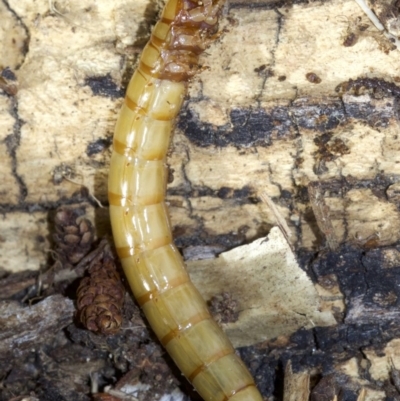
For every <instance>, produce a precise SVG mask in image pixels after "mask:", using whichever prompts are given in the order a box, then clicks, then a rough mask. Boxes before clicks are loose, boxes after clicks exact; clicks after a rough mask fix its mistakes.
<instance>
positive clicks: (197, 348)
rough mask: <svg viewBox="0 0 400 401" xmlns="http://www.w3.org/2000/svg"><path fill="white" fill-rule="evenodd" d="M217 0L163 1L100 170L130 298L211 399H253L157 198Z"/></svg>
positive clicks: (239, 364) (211, 28)
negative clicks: (106, 166)
mask: <svg viewBox="0 0 400 401" xmlns="http://www.w3.org/2000/svg"><path fill="white" fill-rule="evenodd" d="M223 1H224V0H219V1H218V0H202V1H200V0H169V1H168V2H167V4H166V6H165V8H164V11H163V13H162V16H161V20H160V21H159V22H158V23H157V24H156V26H155V27H154V30H153V32H152V35H151V39H150V41H149V43H148V44H147V45H146V47H145V48H144V50H143V53H142V56H141V58H140V62H139V67H138V69H137V70H136V72H135V73H134V75H133V77H132V79H131V81H130V83H129V86H128V89H127V93H126V97H125V102H124V104H123V106H122V110H121V113H120V116H119V119H118V122H117V125H116V129H115V134H114V143H113V153H112V157H111V166H110V176H109V202H110V215H111V223H112V228H113V234H114V241H115V245H116V248H117V252H118V255H119V257H120V259H121V263H122V266H123V268H124V271H125V275H126V277H127V279H128V282H129V284H130V286H131V289H132V292H133V294H134V295H135V297H136V299H137V301H138V303H139V304H140V306H141V307H142V308H143V311H144V313H145V315H146V317H147V319H148V321H149V323H150V325H151V327H152V328H153V330H154V331H155V333H156V334H157V336H158V338H159V339H160V341H161V343H162V344H163V346H164V347H165V348H166V349H167V351H168V352H169V354H170V355H171V357H172V358H173V360H174V361H175V363H176V364H177V365H178V367H179V368H180V369H181V371H182V372H183V373H184V375H185V376H186V377H187V378H188V379H189V381H191V382H192V384H193V386H194V387H195V388H196V390H197V391H198V393H199V394H200V395H201V396H202V397H203V398H204V399H205V400H210V401H226V400H232V401H261V400H262V397H261V395H260V393H259V392H258V390H257V388H256V387H255V384H254V381H253V378H252V377H251V375H250V373H249V372H248V370H247V369H246V367H245V366H244V364H243V362H242V361H241V359H240V358H239V357H238V356H237V355H236V354H235V350H234V348H233V347H232V345H231V343H230V341H229V340H228V338H227V337H226V336H225V334H224V333H223V332H222V330H221V329H220V328H219V326H218V325H217V324H216V323H215V321H214V320H213V319H212V317H211V316H210V313H209V311H208V309H207V306H206V304H205V302H204V300H203V299H202V297H201V295H200V294H199V292H198V291H197V289H196V288H195V287H194V285H193V284H192V282H191V281H190V278H189V276H188V274H187V272H186V269H185V266H184V262H183V260H182V258H181V256H180V254H179V252H178V250H177V249H176V247H175V245H174V244H173V242H172V233H171V228H170V222H169V218H168V212H167V208H166V205H165V201H164V198H165V191H166V166H165V158H166V153H167V150H168V146H169V141H170V136H171V131H172V128H173V123H174V119H175V117H176V115H177V114H178V112H179V109H180V106H181V104H182V101H183V98H184V95H185V93H186V88H187V82H188V80H189V79H190V78H191V77H192V76H193V75H194V74H195V73H196V69H197V68H198V67H197V65H198V57H199V54H200V53H201V52H202V51H203V50H204V49H205V48H206V47H207V45H208V43H209V42H210V41H211V39H212V36H213V35H215V33H216V29H217V22H218V15H219V13H220V10H221V7H222V3H223Z"/></svg>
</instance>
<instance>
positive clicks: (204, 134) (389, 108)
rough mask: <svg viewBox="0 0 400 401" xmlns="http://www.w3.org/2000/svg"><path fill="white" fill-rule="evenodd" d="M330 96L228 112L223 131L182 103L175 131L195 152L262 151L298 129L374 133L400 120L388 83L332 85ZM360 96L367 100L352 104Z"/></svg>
mask: <svg viewBox="0 0 400 401" xmlns="http://www.w3.org/2000/svg"><path fill="white" fill-rule="evenodd" d="M336 92H338V94H339V95H338V97H319V98H317V97H315V98H310V97H300V98H297V99H295V100H293V102H292V103H291V104H288V105H287V106H284V105H282V106H278V107H271V108H267V107H264V108H261V107H255V108H234V109H231V110H230V112H229V123H227V124H226V125H223V126H216V125H213V124H210V123H208V122H203V121H201V120H199V118H198V116H197V115H196V113H195V112H193V111H192V109H191V107H190V104H191V102H188V104H187V106H186V108H185V109H184V110H183V111H182V113H181V115H180V118H179V121H178V127H179V128H180V129H181V130H182V131H183V132H184V134H185V136H186V137H187V138H188V139H189V140H190V141H191V142H193V143H194V144H196V145H197V146H200V147H208V146H218V147H226V146H230V145H233V146H238V147H250V146H260V147H268V146H270V145H271V144H272V143H273V141H276V140H293V139H294V138H295V137H296V132H297V130H298V129H307V130H314V131H318V132H321V133H325V132H328V131H332V130H334V129H336V128H337V127H339V126H340V127H341V128H344V127H345V126H346V125H349V126H351V125H352V124H353V123H354V122H355V121H361V122H364V123H367V124H368V125H369V126H371V127H372V128H374V129H376V128H384V127H387V126H388V124H389V122H390V120H391V119H395V120H396V121H397V120H400V103H399V100H398V98H399V97H400V87H399V86H397V85H396V84H394V83H392V82H387V81H385V80H381V79H377V78H360V79H357V80H349V81H347V82H344V83H342V84H340V85H338V87H337V88H336ZM365 94H367V95H369V99H367V100H365V101H363V102H360V101H358V99H357V97H358V96H361V95H365ZM193 103H194V102H193Z"/></svg>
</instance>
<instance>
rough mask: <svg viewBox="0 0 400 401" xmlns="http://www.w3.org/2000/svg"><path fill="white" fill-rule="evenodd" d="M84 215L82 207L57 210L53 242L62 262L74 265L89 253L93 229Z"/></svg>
mask: <svg viewBox="0 0 400 401" xmlns="http://www.w3.org/2000/svg"><path fill="white" fill-rule="evenodd" d="M84 215H85V209H84V208H83V207H77V208H73V207H68V206H66V207H64V206H63V207H60V208H58V209H57V212H56V216H55V230H56V234H54V241H55V242H56V251H57V254H58V255H59V257H60V259H61V261H62V262H66V263H70V264H72V265H75V264H76V263H78V262H79V261H80V260H81V259H82V258H83V257H84V256H85V255H86V254H87V253H88V252H89V251H90V248H91V246H92V244H93V240H94V228H93V225H92V223H91V222H90V221H89V220H88V219H86V218H85V217H84Z"/></svg>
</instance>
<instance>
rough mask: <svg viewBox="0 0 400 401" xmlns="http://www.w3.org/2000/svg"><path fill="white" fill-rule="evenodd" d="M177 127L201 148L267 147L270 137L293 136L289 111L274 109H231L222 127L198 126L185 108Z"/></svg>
mask: <svg viewBox="0 0 400 401" xmlns="http://www.w3.org/2000/svg"><path fill="white" fill-rule="evenodd" d="M199 126H200V128H199ZM178 127H179V128H180V129H182V130H183V131H184V133H185V135H186V136H187V138H188V139H190V140H191V141H192V142H193V143H195V144H196V145H198V146H202V147H207V146H210V145H214V146H219V147H226V146H228V145H238V146H244V147H246V146H262V147H267V146H269V145H270V144H271V141H272V137H273V136H274V137H278V138H283V137H287V136H290V137H293V135H294V132H293V127H292V122H291V120H290V116H289V114H288V110H287V109H286V108H284V107H276V108H274V109H272V110H271V111H269V112H268V113H267V111H266V110H265V109H262V108H258V109H233V110H231V112H230V124H228V126H222V127H216V126H214V125H212V124H209V123H207V122H205V123H203V122H200V121H199V120H198V118H197V116H196V115H195V114H194V113H192V111H191V110H190V109H189V108H188V109H186V110H185V111H184V112H183V113H181V116H180V118H179V122H178Z"/></svg>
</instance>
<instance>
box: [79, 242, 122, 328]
mask: <svg viewBox="0 0 400 401" xmlns="http://www.w3.org/2000/svg"><path fill="white" fill-rule="evenodd" d="M88 273H89V277H85V278H84V279H82V281H81V283H80V285H79V288H78V291H77V297H78V300H77V306H78V314H79V319H80V321H81V322H82V323H83V325H84V326H86V328H87V329H89V330H91V331H94V332H99V333H102V334H114V333H116V332H117V331H118V330H119V328H120V326H121V323H122V306H123V303H124V296H125V289H124V286H123V285H122V283H121V279H120V277H119V274H118V273H117V270H116V266H115V263H114V257H113V255H112V254H111V251H110V249H109V247H106V248H105V250H104V253H103V255H102V257H100V258H96V259H94V260H93V261H92V263H91V265H90V267H89V269H88Z"/></svg>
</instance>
